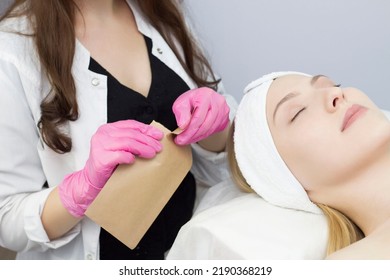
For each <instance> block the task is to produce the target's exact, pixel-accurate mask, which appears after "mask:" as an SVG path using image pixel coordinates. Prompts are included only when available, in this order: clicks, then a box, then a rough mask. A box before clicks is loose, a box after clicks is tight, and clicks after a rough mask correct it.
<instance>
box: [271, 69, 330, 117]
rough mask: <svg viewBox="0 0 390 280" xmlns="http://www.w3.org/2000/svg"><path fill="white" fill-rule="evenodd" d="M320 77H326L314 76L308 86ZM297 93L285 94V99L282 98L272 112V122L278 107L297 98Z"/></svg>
mask: <svg viewBox="0 0 390 280" xmlns="http://www.w3.org/2000/svg"><path fill="white" fill-rule="evenodd" d="M321 77H326V76H324V75H316V76H313V77H312V78H311V80H310V85H312V86H313V85H314V84H315V83H316V82H317V80H318V79H319V78H321ZM297 95H298V93H297V92H290V93H289V94H287V95H286V96H285V97H283V98H282V99H281V100H280V101H279V102H278V104H276V107H275V110H274V114H273V120H274V121H275V115H276V112H277V111H278V109H279V107H280V106H281V105H282V104H283V103H286V102H287V101H288V100H290V99H292V98H294V97H295V96H297Z"/></svg>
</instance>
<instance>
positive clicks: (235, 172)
mask: <svg viewBox="0 0 390 280" xmlns="http://www.w3.org/2000/svg"><path fill="white" fill-rule="evenodd" d="M233 134H234V123H233V124H232V126H231V128H230V131H229V137H228V139H227V143H226V151H227V158H228V163H229V167H230V172H231V176H232V179H233V181H234V183H235V184H236V185H237V186H238V187H239V188H240V189H241V190H242V191H244V192H254V191H253V189H252V188H251V187H250V185H249V184H248V182H247V181H246V180H245V178H244V176H243V175H242V173H241V170H240V168H239V166H238V163H237V160H236V156H235V151H234V139H233ZM316 205H317V206H318V207H319V208H320V209H321V210H322V211H323V213H324V215H325V217H326V219H327V222H328V231H329V238H328V245H327V255H329V254H331V253H333V252H335V251H338V250H340V249H342V248H344V247H346V246H348V245H350V244H352V243H354V242H356V241H358V240H359V239H361V238H362V237H363V233H362V232H361V230H360V229H359V228H358V227H357V226H356V225H355V224H354V223H353V222H352V221H351V220H350V219H348V218H347V217H346V216H345V215H344V214H342V213H341V212H339V211H337V210H335V209H333V208H331V207H329V206H326V205H322V204H318V203H316Z"/></svg>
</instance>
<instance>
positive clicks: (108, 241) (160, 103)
mask: <svg viewBox="0 0 390 280" xmlns="http://www.w3.org/2000/svg"><path fill="white" fill-rule="evenodd" d="M145 41H146V44H147V47H148V53H149V60H150V66H151V71H152V83H151V87H150V90H149V93H148V96H147V97H145V96H143V95H142V94H140V93H138V92H136V91H134V90H132V89H131V88H128V87H126V86H124V85H122V84H121V83H120V82H119V81H118V80H117V79H115V77H113V76H112V75H111V74H110V73H109V72H108V71H107V70H105V69H104V68H103V67H102V66H101V65H99V64H98V63H97V62H96V61H95V60H94V59H93V58H92V57H91V59H90V64H89V69H90V70H91V71H93V72H95V73H99V74H103V75H106V76H107V87H108V93H107V122H108V123H110V122H115V121H119V120H126V119H134V120H137V121H140V122H142V123H146V124H149V123H151V122H152V121H153V120H155V121H157V122H159V123H161V124H162V125H164V126H165V127H166V128H168V129H169V130H171V131H172V130H174V129H176V128H177V124H176V119H175V116H174V114H173V112H172V105H173V102H174V101H175V100H176V98H177V97H178V96H179V95H180V94H182V93H184V92H185V91H187V90H189V87H188V86H187V84H186V83H185V82H184V81H183V80H182V79H181V78H180V77H179V76H178V75H177V74H176V73H175V72H174V71H172V70H171V69H170V68H169V67H167V66H166V65H165V64H164V63H162V62H161V61H160V60H159V59H157V58H156V57H155V56H153V55H152V52H151V50H152V40H151V39H150V38H148V37H146V36H145ZM161 187H164V186H161ZM194 201H195V179H194V177H193V175H192V174H191V173H188V174H187V176H186V177H185V178H184V180H183V182H182V183H181V185H180V186H179V188H178V189H177V190H176V192H175V193H174V195H173V196H172V198H171V199H170V200H169V202H168V204H167V205H166V206H165V207H164V209H163V210H162V212H161V213H160V214H159V216H158V217H157V219H156V220H155V221H154V223H153V224H152V226H151V227H150V228H149V230H148V231H147V233H146V234H145V236H144V237H143V238H142V240H141V241H140V243H139V244H138V246H137V247H136V248H135V249H134V250H131V249H129V248H128V247H127V246H125V245H124V244H123V243H122V242H120V241H118V240H117V239H116V238H115V237H113V236H112V235H111V234H110V233H108V232H107V231H105V230H104V229H103V228H102V229H101V233H100V259H114V260H120V259H126V260H131V259H154V260H156V259H163V258H164V252H165V251H166V250H168V249H169V248H170V247H171V246H172V243H173V241H174V239H175V237H176V235H177V233H178V231H179V229H180V227H181V226H182V225H183V224H184V223H185V222H187V221H188V220H189V219H190V217H191V216H192V211H193V206H194ZM129 234H131V232H129Z"/></svg>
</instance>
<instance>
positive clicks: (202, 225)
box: [167, 181, 328, 260]
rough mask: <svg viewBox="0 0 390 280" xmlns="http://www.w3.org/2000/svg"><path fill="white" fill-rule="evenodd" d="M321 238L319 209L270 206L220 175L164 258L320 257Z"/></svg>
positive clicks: (323, 221)
mask: <svg viewBox="0 0 390 280" xmlns="http://www.w3.org/2000/svg"><path fill="white" fill-rule="evenodd" d="M212 205H214V206H212ZM327 238H328V227H327V222H326V218H325V216H324V215H317V214H311V213H307V212H302V211H295V210H290V209H285V208H281V207H277V206H273V205H271V204H269V203H267V202H265V201H264V200H263V199H262V198H260V197H259V196H258V195H257V194H248V193H242V192H240V191H239V190H238V189H237V187H236V186H234V184H233V183H232V182H231V181H225V182H223V183H220V184H218V185H216V186H214V187H212V188H211V189H210V191H209V192H208V193H207V194H206V196H205V197H204V199H203V200H202V201H201V204H200V205H199V208H198V210H197V212H196V214H195V215H194V217H193V218H192V219H191V220H190V221H189V222H188V223H187V224H185V225H184V226H183V227H182V229H181V230H180V232H179V234H178V236H177V238H176V240H175V243H174V244H173V246H172V248H171V250H170V252H169V254H168V255H167V259H193V260H194V259H202V260H205V259H220V260H221V259H222V260H223V259H225V260H226V259H274V260H285V259H323V258H324V257H325V253H326V246H327Z"/></svg>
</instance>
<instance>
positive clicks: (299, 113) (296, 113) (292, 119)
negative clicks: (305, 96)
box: [290, 107, 306, 122]
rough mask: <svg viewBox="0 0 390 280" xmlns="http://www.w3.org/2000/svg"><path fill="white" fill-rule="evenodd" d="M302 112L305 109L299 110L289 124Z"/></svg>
mask: <svg viewBox="0 0 390 280" xmlns="http://www.w3.org/2000/svg"><path fill="white" fill-rule="evenodd" d="M304 110H306V107H303V108H302V109H301V110H299V111H298V112H297V113H296V114H295V115H294V117H293V118H292V119H291V121H290V122H293V121H294V120H295V119H296V118H297V117H298V116H299V114H300V113H302V112H303V111H304Z"/></svg>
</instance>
